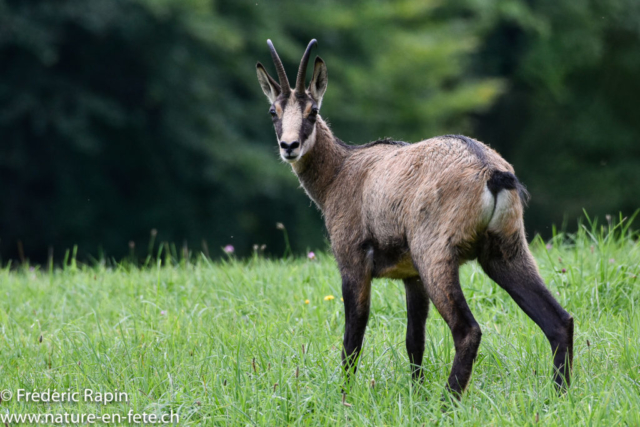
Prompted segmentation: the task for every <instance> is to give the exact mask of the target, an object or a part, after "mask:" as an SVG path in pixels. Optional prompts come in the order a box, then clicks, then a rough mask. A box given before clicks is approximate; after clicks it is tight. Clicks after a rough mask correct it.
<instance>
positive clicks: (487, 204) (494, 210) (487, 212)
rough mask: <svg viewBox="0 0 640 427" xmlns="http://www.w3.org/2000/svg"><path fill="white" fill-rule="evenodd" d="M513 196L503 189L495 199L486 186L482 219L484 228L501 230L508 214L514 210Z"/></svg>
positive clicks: (483, 194) (483, 196)
mask: <svg viewBox="0 0 640 427" xmlns="http://www.w3.org/2000/svg"><path fill="white" fill-rule="evenodd" d="M511 196H512V192H511V191H508V190H504V189H502V190H500V191H499V192H498V194H496V196H495V197H493V194H492V193H491V191H489V188H488V187H487V186H486V184H485V186H484V191H483V192H482V212H481V217H480V223H481V224H482V227H486V228H488V229H492V228H493V229H496V228H499V225H500V224H501V223H502V222H503V221H504V220H505V219H506V217H507V214H508V212H509V211H510V210H511V208H512V203H513V200H512V199H511Z"/></svg>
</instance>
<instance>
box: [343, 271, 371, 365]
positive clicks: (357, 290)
mask: <svg viewBox="0 0 640 427" xmlns="http://www.w3.org/2000/svg"><path fill="white" fill-rule="evenodd" d="M370 297H371V275H370V273H368V272H367V271H361V270H355V269H354V270H349V271H344V269H343V271H342V299H343V300H344V315H345V316H344V318H345V328H344V341H343V349H342V365H343V368H344V370H345V372H346V373H347V376H348V377H350V375H351V374H355V372H356V370H357V360H358V357H359V356H360V352H361V351H362V340H363V339H364V332H365V330H366V328H367V322H368V320H369V307H370V299H371V298H370Z"/></svg>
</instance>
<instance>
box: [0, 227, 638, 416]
mask: <svg viewBox="0 0 640 427" xmlns="http://www.w3.org/2000/svg"><path fill="white" fill-rule="evenodd" d="M613 228H615V230H614V231H612V232H609V231H610V230H611V229H613ZM589 230H591V231H587V230H586V229H582V230H581V231H580V232H579V233H578V234H577V235H574V236H568V235H562V234H558V235H557V236H556V237H555V238H554V239H553V240H552V241H551V242H548V243H547V244H545V242H542V241H541V240H540V239H537V240H535V241H534V242H533V244H532V248H533V250H534V254H535V256H536V259H537V260H538V263H539V266H540V270H541V273H542V276H543V277H544V279H545V281H546V283H547V284H548V286H549V288H550V289H551V291H552V293H553V294H554V295H555V296H556V297H557V298H558V299H559V301H560V302H561V304H562V305H563V306H564V307H565V308H566V309H567V310H568V311H569V312H570V313H571V314H572V315H573V316H574V318H575V325H576V335H575V361H574V370H573V373H574V380H573V385H572V387H571V389H570V390H569V391H568V393H567V394H566V395H563V396H558V395H557V393H556V392H555V390H554V388H553V384H552V382H551V367H552V361H551V360H552V358H551V351H550V346H549V344H548V342H547V341H546V339H545V337H544V336H543V334H542V332H541V331H540V330H539V329H538V328H537V327H536V326H535V325H534V324H533V322H532V321H531V320H529V319H528V318H527V317H526V315H524V313H522V312H521V311H520V310H519V309H518V307H517V306H516V305H515V303H514V302H513V301H512V300H511V299H510V298H509V297H508V296H507V294H506V293H505V292H504V291H503V290H502V289H500V288H499V287H498V286H497V285H495V284H494V283H493V282H491V281H490V280H489V279H488V278H487V277H486V276H485V275H484V274H483V273H482V271H481V269H480V268H479V267H478V265H477V264H476V263H469V264H467V265H465V266H464V267H463V269H462V274H461V278H462V284H463V289H464V292H465V295H466V297H467V300H468V301H469V305H470V306H471V309H472V311H473V313H474V314H475V316H476V319H477V320H478V322H479V323H480V325H481V327H482V330H483V333H484V334H483V340H482V344H481V346H480V351H479V355H478V360H477V363H476V365H475V368H474V374H473V376H472V380H471V382H470V384H469V387H468V389H467V392H466V393H465V395H464V397H463V399H462V402H461V403H460V404H459V405H455V406H451V407H449V410H448V411H444V412H443V410H442V409H443V406H442V404H441V401H440V398H441V396H442V393H443V385H444V383H445V381H446V378H447V375H448V373H449V369H450V366H451V362H452V359H453V355H454V348H453V345H452V340H451V336H450V332H449V329H448V328H447V326H446V324H445V323H444V321H443V320H442V318H441V317H440V316H439V315H438V313H437V312H436V310H435V309H433V307H432V309H431V314H430V317H429V320H428V321H427V340H426V341H427V349H426V353H425V360H424V366H425V374H426V381H425V382H424V384H423V385H421V386H416V385H415V384H413V383H412V382H411V380H410V369H409V363H408V360H407V356H406V353H405V349H404V333H405V325H406V320H405V316H406V311H405V305H404V302H405V300H404V289H403V286H402V283H401V282H394V281H390V280H376V281H374V284H373V292H372V309H371V318H370V321H369V328H368V330H367V334H366V338H365V347H364V352H363V355H362V358H361V360H360V368H359V371H358V374H357V376H356V380H355V382H353V383H352V384H351V385H350V390H349V393H348V395H347V397H346V402H347V403H348V404H349V405H351V406H347V405H343V402H342V397H341V393H340V389H341V386H342V385H343V375H342V371H341V369H340V347H341V342H342V331H343V308H342V304H341V302H340V279H339V275H338V272H337V269H336V266H335V262H334V260H333V259H332V257H330V256H329V255H324V254H319V255H318V258H317V259H316V260H313V261H312V260H307V259H302V258H299V259H293V260H266V259H262V258H260V257H254V258H253V259H250V260H245V261H236V260H233V259H230V260H229V261H226V262H218V263H213V262H210V261H208V260H206V259H204V258H199V259H198V260H192V261H191V262H187V261H185V260H182V261H181V262H176V263H173V262H171V261H170V260H169V262H163V263H162V266H159V265H158V266H154V262H152V263H151V264H152V266H150V267H147V268H136V267H131V266H128V265H127V264H121V265H116V266H114V267H107V266H104V265H97V266H92V267H88V266H81V265H76V263H74V262H73V261H71V262H70V263H68V264H69V265H67V266H66V267H64V268H61V269H54V270H48V269H46V268H45V269H38V268H36V269H29V268H28V267H20V268H15V267H14V268H9V267H6V268H3V269H0V390H2V389H8V390H11V391H13V392H14V394H15V393H16V391H17V390H18V389H26V390H29V391H31V390H33V389H37V390H40V391H43V390H46V389H51V390H53V389H57V390H58V391H66V390H67V389H71V390H84V389H92V390H94V391H103V392H108V391H114V390H116V389H117V390H120V391H125V392H126V393H127V394H128V397H129V402H128V403H111V404H109V405H100V404H96V403H91V402H79V403H65V404H60V403H49V404H46V403H31V402H18V401H17V400H16V398H15V396H14V398H13V399H12V400H10V401H6V400H5V401H3V402H1V403H0V413H14V414H27V413H47V412H49V413H60V412H65V411H66V412H70V413H75V414H80V413H85V414H87V413H93V414H104V413H120V414H126V413H127V412H128V411H129V410H132V411H133V412H135V413H143V412H146V413H167V412H169V411H171V410H173V411H175V412H178V413H179V414H180V425H223V426H224V425H267V426H272V425H296V424H301V425H328V426H335V425H343V424H349V425H394V426H395V425H423V424H425V425H430V424H433V423H439V424H443V425H462V424H469V425H487V424H493V425H516V426H523V425H532V424H535V423H536V422H539V423H541V424H545V425H567V426H573V425H608V426H613V425H618V424H621V425H639V424H640V308H639V307H638V304H640V286H639V285H640V279H639V278H638V276H639V275H640V244H639V243H638V241H637V236H634V235H631V234H630V233H629V232H628V231H627V230H623V227H622V226H620V225H618V226H617V227H613V226H606V227H603V228H601V227H599V226H597V225H592V226H591V227H590V228H589ZM327 295H334V296H335V299H333V300H329V301H325V300H324V297H325V296H327ZM306 299H308V300H309V303H308V304H306V303H305V300H306ZM124 424H127V423H124Z"/></svg>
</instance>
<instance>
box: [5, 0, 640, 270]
mask: <svg viewBox="0 0 640 427" xmlns="http://www.w3.org/2000/svg"><path fill="white" fill-rule="evenodd" d="M267 38H271V39H272V40H273V41H274V43H275V45H276V47H277V49H278V52H279V53H280V56H281V57H282V59H283V61H284V63H285V67H286V68H287V69H288V70H289V73H290V74H291V75H292V74H293V73H294V72H295V70H296V69H297V64H298V62H299V60H300V56H301V54H302V52H303V50H304V47H305V46H306V44H307V43H308V41H309V40H310V39H311V38H316V39H318V41H319V48H318V49H317V50H316V51H315V52H314V54H316V53H317V54H318V55H320V56H322V57H323V59H324V60H325V61H326V63H327V66H328V70H329V89H328V91H327V94H326V96H325V99H324V103H323V108H322V115H323V117H325V118H326V119H327V120H328V121H329V122H330V123H331V125H332V128H333V130H334V132H335V133H336V135H338V136H339V137H340V138H341V139H343V140H344V141H347V142H350V143H357V144H360V143H364V142H367V141H370V140H374V139H378V138H381V137H393V138H394V139H400V140H406V141H412V142H413V141H418V140H422V139H426V138H429V137H431V136H435V135H438V134H445V133H462V134H467V135H470V136H473V137H475V138H477V139H480V140H482V141H484V142H486V143H488V144H489V145H491V146H492V147H493V148H495V149H497V150H498V151H499V152H500V153H501V154H502V155H503V156H504V157H505V158H506V159H507V160H508V161H510V162H511V163H513V165H514V166H515V168H516V171H517V173H518V177H519V178H520V180H521V181H523V182H524V183H525V184H526V185H527V186H528V188H529V190H530V192H531V193H532V196H533V197H532V199H531V202H530V206H529V208H528V210H527V213H526V221H527V226H528V232H529V235H530V236H533V235H534V233H540V234H542V235H543V236H545V237H548V236H549V235H550V233H551V230H550V226H551V224H553V223H556V224H560V223H562V222H563V220H564V219H569V224H570V225H571V226H573V224H575V218H578V217H579V216H581V214H582V210H583V209H586V210H587V212H589V214H590V215H592V216H594V215H598V216H601V217H602V216H604V215H605V214H616V213H617V212H619V211H621V212H622V213H623V214H625V215H628V214H631V213H633V211H634V210H635V209H637V208H638V207H640V103H639V102H638V99H640V78H639V77H638V76H640V2H638V1H637V0H608V1H606V2H604V1H596V0H531V1H518V0H455V1H438V0H427V1H425V0H406V1H397V2H387V1H370V0H367V1H364V0H361V1H351V2H340V1H337V0H320V1H315V2H300V1H294V0H287V1H277V2H276V1H262V0H253V1H245V0H60V1H55V2H52V1H36V0H31V1H24V0H0V259H1V260H2V261H3V262H5V261H7V260H9V259H30V260H31V261H33V262H44V261H46V260H47V257H49V256H51V255H53V257H54V258H56V259H57V260H59V259H62V257H63V256H64V253H65V250H67V249H70V248H72V247H74V245H77V248H78V253H79V257H81V258H83V259H88V257H89V256H94V257H99V256H108V257H114V258H121V257H123V256H127V255H128V254H130V252H131V251H133V252H134V255H135V256H145V255H146V254H147V248H148V244H149V241H150V238H151V237H152V236H151V235H152V234H153V233H152V230H156V231H157V236H156V237H155V240H156V242H160V241H168V242H174V243H175V244H176V245H177V246H178V247H181V246H183V245H184V246H186V247H188V248H189V250H193V251H201V250H203V247H204V246H203V245H204V243H205V242H206V243H207V244H208V247H209V250H210V252H211V255H212V256H216V255H219V254H222V252H221V251H220V248H221V247H223V246H225V245H228V244H231V245H233V246H234V247H235V248H236V252H237V253H239V254H241V255H242V254H248V253H250V252H251V250H252V249H251V248H252V247H253V245H254V244H266V245H267V252H270V253H273V254H276V255H281V254H282V253H283V251H284V240H283V238H282V231H280V230H277V229H276V227H275V224H276V222H281V223H283V224H284V225H285V226H286V228H287V231H288V234H289V238H290V240H291V244H292V246H293V249H294V252H300V251H302V250H304V249H306V248H312V249H315V248H324V247H325V241H324V240H325V237H324V232H323V227H322V220H321V217H320V214H319V212H318V211H317V210H316V209H315V207H313V206H310V202H309V200H308V198H307V196H306V195H305V194H304V193H303V191H302V190H300V189H299V188H298V186H299V184H298V182H297V179H296V178H295V176H294V175H293V174H292V172H291V170H290V168H289V167H288V166H287V165H284V164H282V163H281V162H280V161H279V159H278V156H277V152H276V141H275V137H274V132H273V129H272V126H271V120H270V117H269V113H268V104H267V102H266V99H265V98H264V95H263V94H262V91H261V90H260V87H259V84H258V82H257V79H256V74H255V63H256V62H257V61H261V62H263V63H264V64H265V65H267V67H268V69H269V70H270V71H271V72H272V74H275V73H273V66H272V63H271V61H270V58H269V53H268V49H267V46H266V39H267ZM291 78H292V77H290V79H291ZM130 242H132V243H133V244H134V245H135V246H134V247H131V244H130Z"/></svg>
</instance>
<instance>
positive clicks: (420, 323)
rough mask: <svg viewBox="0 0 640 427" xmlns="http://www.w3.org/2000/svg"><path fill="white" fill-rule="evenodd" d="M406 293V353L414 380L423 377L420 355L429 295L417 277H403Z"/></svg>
mask: <svg viewBox="0 0 640 427" xmlns="http://www.w3.org/2000/svg"><path fill="white" fill-rule="evenodd" d="M403 281H404V287H405V290H406V294H407V353H408V354H409V362H410V363H411V376H412V377H413V379H414V380H422V378H424V375H423V372H422V356H423V355H424V340H425V323H426V322H427V315H428V314H429V297H428V296H427V290H426V289H425V286H424V284H423V283H422V280H420V278H419V277H412V278H409V279H404V280H403Z"/></svg>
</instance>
